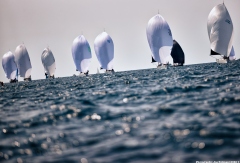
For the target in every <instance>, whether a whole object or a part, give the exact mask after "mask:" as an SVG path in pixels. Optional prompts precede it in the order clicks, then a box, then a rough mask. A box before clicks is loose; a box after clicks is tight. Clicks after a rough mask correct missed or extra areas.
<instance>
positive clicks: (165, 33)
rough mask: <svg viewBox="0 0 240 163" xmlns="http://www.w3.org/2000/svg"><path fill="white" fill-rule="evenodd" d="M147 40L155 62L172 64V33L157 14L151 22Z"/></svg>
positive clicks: (148, 26)
mask: <svg viewBox="0 0 240 163" xmlns="http://www.w3.org/2000/svg"><path fill="white" fill-rule="evenodd" d="M147 39H148V43H149V46H150V49H151V51H152V57H153V59H154V60H155V61H157V62H159V63H162V64H167V63H169V62H170V63H172V57H171V55H170V53H171V49H172V45H173V39H172V33H171V29H170V27H169V25H168V23H167V22H166V21H165V19H164V18H163V17H162V16H161V15H159V14H157V15H155V16H154V17H152V18H151V19H150V20H149V22H148V25H147Z"/></svg>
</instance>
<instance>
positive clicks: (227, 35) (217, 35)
mask: <svg viewBox="0 0 240 163" xmlns="http://www.w3.org/2000/svg"><path fill="white" fill-rule="evenodd" d="M207 29H208V36H209V40H210V44H211V54H210V55H211V56H216V59H217V62H218V63H227V58H228V57H229V55H230V52H231V49H232V41H233V23H232V19H231V17H230V15H229V13H228V10H227V8H226V6H225V4H224V3H223V4H219V5H217V6H215V7H214V8H213V9H212V10H211V12H210V14H209V16H208V22H207Z"/></svg>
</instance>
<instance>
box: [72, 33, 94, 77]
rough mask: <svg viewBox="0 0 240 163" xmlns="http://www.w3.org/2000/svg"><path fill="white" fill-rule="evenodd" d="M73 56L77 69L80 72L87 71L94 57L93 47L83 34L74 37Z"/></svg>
mask: <svg viewBox="0 0 240 163" xmlns="http://www.w3.org/2000/svg"><path fill="white" fill-rule="evenodd" d="M72 57H73V61H74V63H75V66H76V70H77V71H79V72H80V73H87V72H88V69H89V65H90V61H91V58H92V54H91V48H90V46H89V43H88V41H87V40H86V39H85V37H84V36H83V35H80V36H78V37H77V38H75V39H74V41H73V45H72Z"/></svg>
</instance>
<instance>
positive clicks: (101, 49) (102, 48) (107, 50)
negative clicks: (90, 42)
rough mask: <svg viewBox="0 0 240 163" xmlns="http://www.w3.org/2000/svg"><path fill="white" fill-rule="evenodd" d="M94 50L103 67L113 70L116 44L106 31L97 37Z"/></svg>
mask: <svg viewBox="0 0 240 163" xmlns="http://www.w3.org/2000/svg"><path fill="white" fill-rule="evenodd" d="M94 50H95V53H96V56H97V59H98V61H99V63H100V66H101V68H102V69H106V70H113V58H114V44H113V41H112V38H111V37H110V36H109V35H108V34H107V33H106V32H102V33H101V34H99V35H98V36H97V37H96V39H95V41H94Z"/></svg>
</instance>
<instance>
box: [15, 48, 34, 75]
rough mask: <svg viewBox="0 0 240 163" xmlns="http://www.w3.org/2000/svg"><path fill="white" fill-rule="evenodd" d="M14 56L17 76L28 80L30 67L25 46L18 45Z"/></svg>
mask: <svg viewBox="0 0 240 163" xmlns="http://www.w3.org/2000/svg"><path fill="white" fill-rule="evenodd" d="M14 55H15V63H16V65H17V68H18V73H19V75H20V76H21V77H24V78H29V77H30V76H31V71H32V65H31V61H30V58H29V55H28V51H27V49H26V47H25V45H23V44H22V45H19V46H18V47H17V48H16V50H15V54H14Z"/></svg>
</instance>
